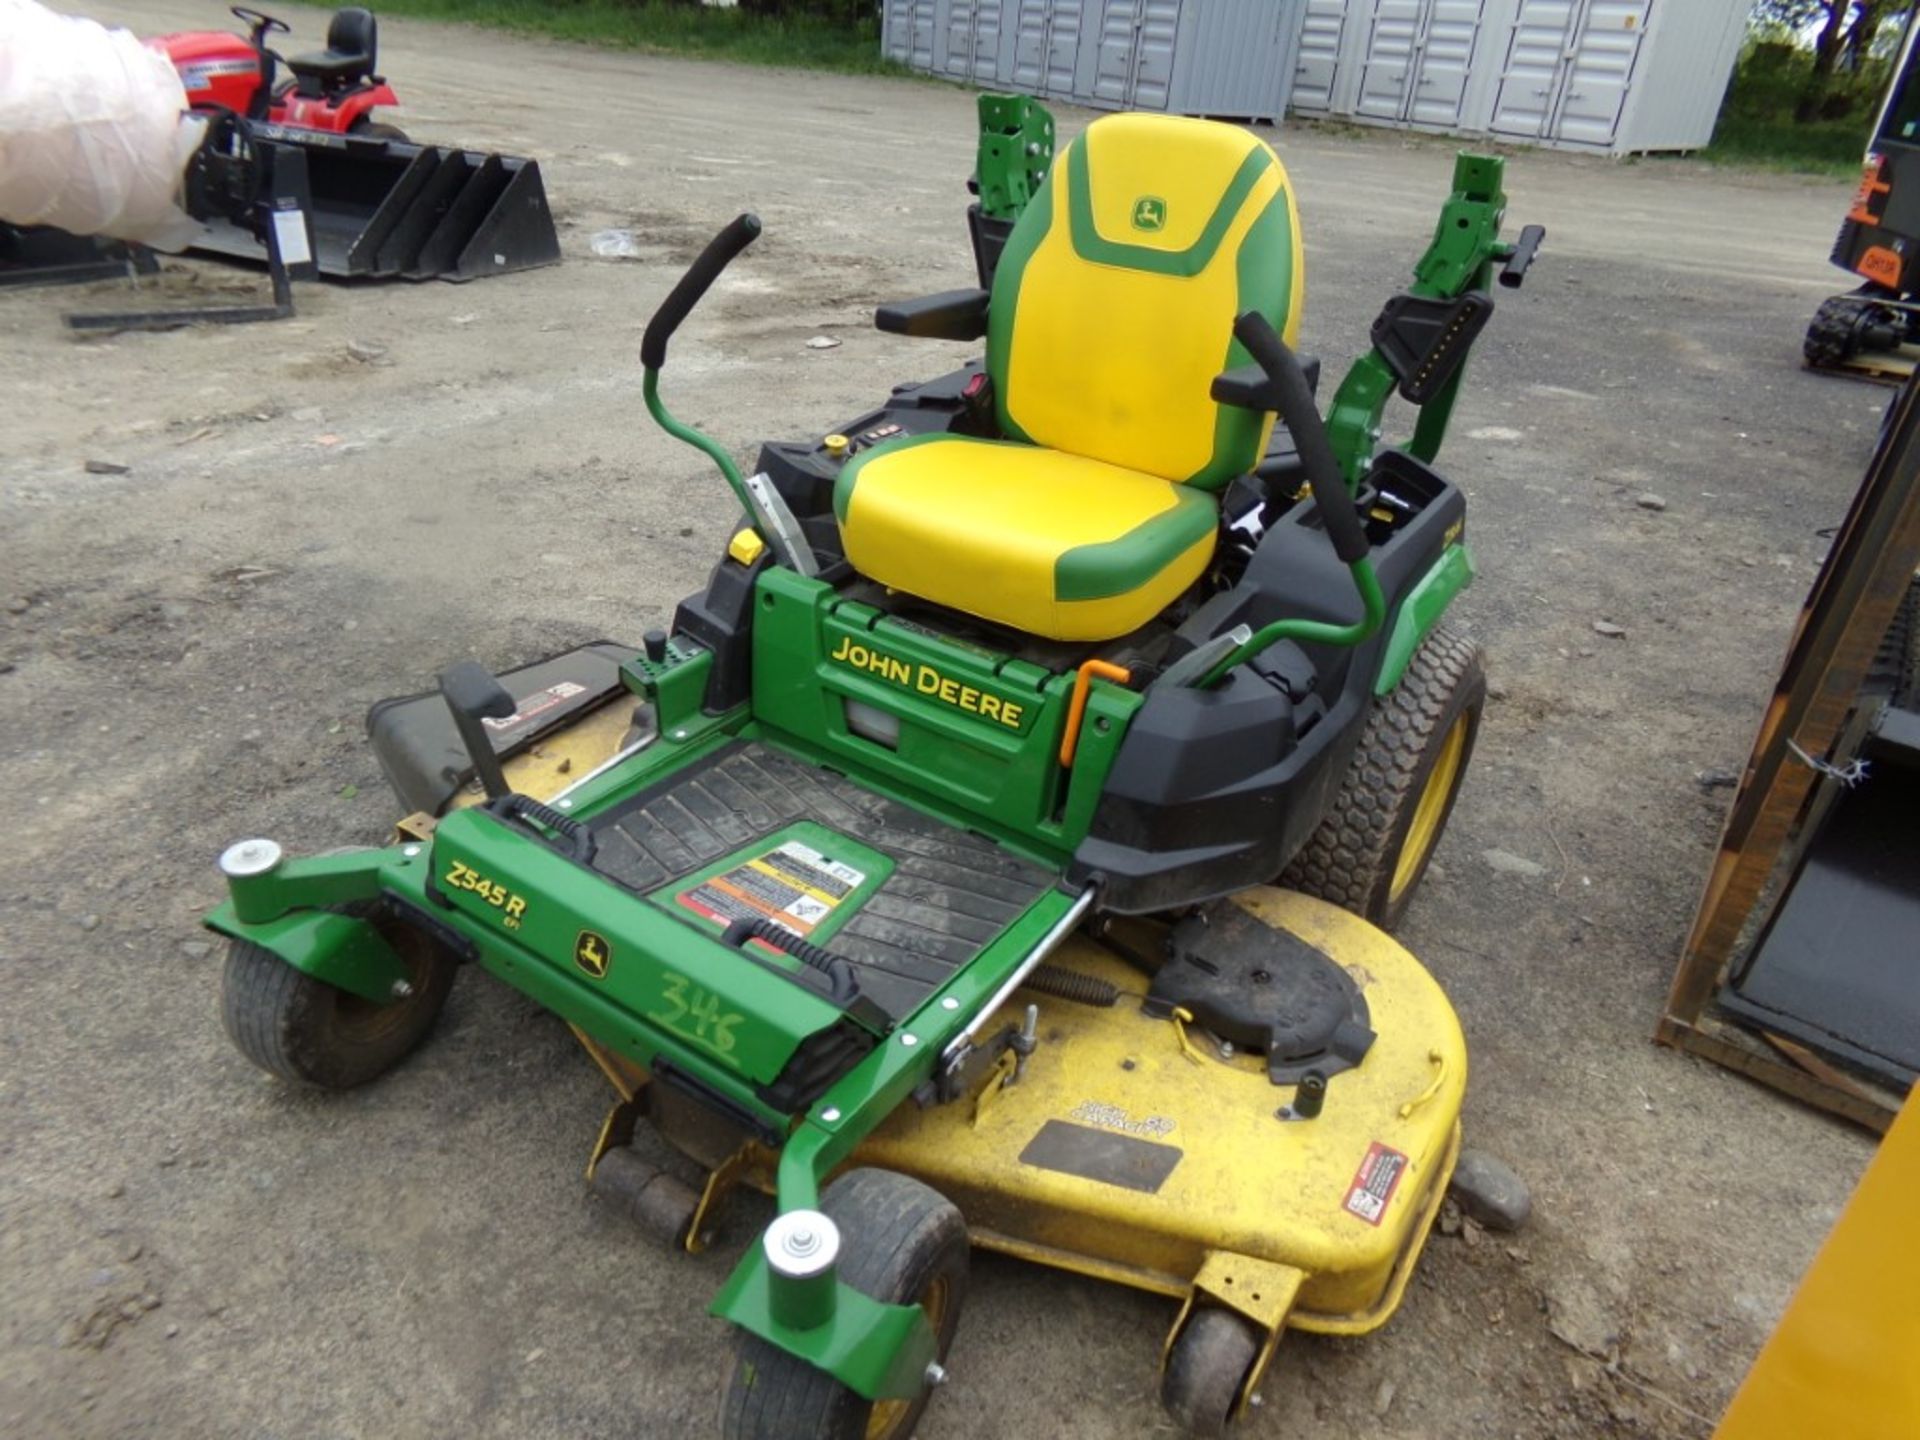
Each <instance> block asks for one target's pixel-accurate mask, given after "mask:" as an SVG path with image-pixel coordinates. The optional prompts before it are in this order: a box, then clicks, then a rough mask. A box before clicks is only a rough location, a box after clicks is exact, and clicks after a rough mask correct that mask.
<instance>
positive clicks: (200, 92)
mask: <svg viewBox="0 0 1920 1440" xmlns="http://www.w3.org/2000/svg"><path fill="white" fill-rule="evenodd" d="M147 44H148V45H149V46H151V47H152V48H153V49H155V50H158V51H160V52H161V53H162V54H163V55H165V56H166V57H167V58H168V59H169V60H171V61H173V68H174V69H176V70H178V71H179V72H180V84H181V85H182V86H183V87H184V88H185V90H186V92H187V104H188V106H189V107H191V108H194V109H204V108H206V107H208V106H223V107H225V108H226V109H228V110H231V111H233V112H234V113H235V114H238V115H244V114H246V113H247V107H248V105H250V104H251V103H252V101H253V94H254V91H256V90H258V89H259V88H260V57H259V56H258V55H257V54H255V53H254V49H253V46H252V45H250V44H248V43H247V41H246V39H245V38H244V37H243V36H239V35H226V34H222V33H220V32H219V31H214V30H191V31H186V32H183V33H181V34H176V35H156V36H154V37H153V38H152V39H151V40H149V41H147Z"/></svg>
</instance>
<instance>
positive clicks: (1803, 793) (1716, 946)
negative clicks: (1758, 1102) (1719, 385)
mask: <svg viewBox="0 0 1920 1440" xmlns="http://www.w3.org/2000/svg"><path fill="white" fill-rule="evenodd" d="M1916 568H1920V390H1917V389H1916V387H1915V385H1914V384H1913V382H1911V381H1909V382H1908V384H1907V385H1906V386H1905V387H1904V388H1903V389H1902V390H1901V391H1900V393H1899V395H1898V396H1897V397H1895V399H1894V402H1893V404H1892V405H1891V406H1890V407H1889V408H1888V413H1887V420H1886V423H1885V425H1884V426H1883V427H1882V429H1881V433H1880V443H1879V445H1878V447H1877V448H1876V449H1875V451H1874V454H1873V459H1872V460H1871V461H1870V462H1869V464H1868V466H1867V472H1866V476H1865V478H1864V479H1863V480H1862V482H1861V485H1860V488H1859V490H1858V491H1857V492H1856V493H1855V495H1854V497H1853V503H1852V504H1851V506H1850V507H1849V508H1848V511H1847V515H1846V519H1845V520H1844V521H1843V522H1842V523H1841V525H1840V528H1839V530H1838V531H1837V533H1836V534H1835V536H1834V541H1833V546H1832V548H1831V549H1830V550H1829V551H1828V553H1827V558H1826V561H1825V563H1824V564H1823V565H1822V566H1821V569H1820V575H1819V578H1818V579H1816V580H1815V581H1814V584H1813V588H1812V590H1811V591H1810V592H1809V593H1808V595H1807V601H1806V604H1805V606H1804V607H1803V608H1802V610H1801V613H1800V618H1799V621H1798V623H1797V625H1796V626H1795V628H1794V633H1793V638H1792V640H1791V641H1790V643H1789V645H1788V648H1787V657H1786V663H1785V664H1784V665H1783V666H1782V668H1781V672H1780V679H1779V682H1778V684H1777V685H1776V687H1775V690H1774V694H1773V697H1772V699H1771V700H1770V701H1769V702H1768V704H1767V709H1766V714H1765V716H1764V718H1763V719H1762V721H1761V724H1760V732H1759V734H1758V736H1757V737H1756V738H1755V740H1754V745H1753V753H1752V755H1751V756H1750V758H1749V759H1748V761H1747V766H1746V770H1745V772H1744V774H1743V776H1742V778H1741V783H1740V787H1739V789H1738V791H1737V792H1736V793H1735V795H1734V800H1733V807H1732V809H1731V810H1730V811H1729V813H1728V816H1727V823H1726V828H1725V829H1724V830H1723V832H1722V833H1721V837H1720V846H1719V852H1718V854H1717V855H1716V856H1715V859H1714V863H1713V869H1712V871H1711V872H1710V873H1709V876H1708V879H1707V884H1706V889H1705V892H1704V894H1703V895H1702V897H1701V901H1700V908H1699V911H1698V912H1697V914H1696V916H1695V918H1694V923H1693V929H1692V933H1691V934H1690V935H1689V936H1688V938H1687V943H1686V948H1685V949H1684V951H1683V952H1682V954H1681V958H1680V964H1679V968H1678V969H1677V970H1676V971H1675V973H1674V977H1673V987H1672V989H1671V991H1670V992H1669V993H1668V996H1667V1003H1666V1009H1665V1012H1664V1013H1663V1014H1662V1016H1661V1018H1660V1023H1659V1025H1658V1026H1657V1027H1656V1028H1655V1030H1654V1039H1655V1040H1657V1041H1659V1042H1660V1043H1662V1044H1666V1045H1673V1046H1676V1047H1678V1048H1680V1049H1683V1050H1690V1051H1692V1052H1693V1053H1695V1054H1697V1055H1703V1056H1705V1057H1706V1058H1708V1059H1710V1060H1713V1061H1716V1062H1717V1063H1719V1064H1722V1065H1725V1066H1728V1067H1729V1068H1731V1069H1734V1070H1738V1071H1740V1072H1741V1073H1742V1074H1744V1075H1748V1076H1751V1077H1752V1078H1753V1079H1756V1080H1758V1081H1760V1082H1761V1083H1762V1084H1766V1085H1770V1086H1772V1087H1773V1088H1775V1089H1777V1090H1782V1091H1785V1092H1786V1093H1787V1094H1789V1095H1793V1096H1795V1097H1796V1098H1798V1099H1801V1100H1804V1101H1806V1102H1808V1103H1809V1104H1813V1105H1818V1106H1820V1107H1821V1108H1822V1109H1826V1110H1830V1111H1833V1112H1834V1113H1835V1114H1839V1115H1844V1116H1846V1117H1847V1118H1848V1119H1850V1120H1854V1121H1857V1122H1858V1123H1860V1124H1862V1125H1865V1126H1867V1127H1869V1128H1870V1129H1873V1130H1876V1131H1885V1129H1886V1128H1887V1126H1888V1125H1889V1124H1891V1123H1892V1120H1893V1116H1894V1114H1895V1113H1896V1112H1897V1111H1898V1109H1899V1106H1900V1097H1899V1096H1898V1095H1894V1094H1892V1093H1890V1092H1888V1091H1885V1090H1882V1089H1879V1088H1877V1087H1875V1086H1872V1085H1870V1084H1868V1083H1866V1082H1864V1081H1860V1080H1858V1079H1856V1078H1855V1077H1853V1076H1851V1075H1849V1074H1847V1073H1845V1072H1843V1071H1841V1070H1839V1069H1838V1068H1836V1067H1834V1066H1831V1065H1829V1064H1827V1063H1826V1062H1825V1061H1823V1060H1822V1059H1821V1058H1820V1057H1819V1056H1817V1055H1814V1054H1813V1053H1811V1052H1810V1051H1808V1050H1806V1049H1805V1048H1804V1047H1802V1046H1799V1045H1797V1044H1795V1043H1793V1042H1792V1041H1790V1040H1787V1039H1785V1038H1780V1037H1765V1038H1764V1039H1758V1038H1755V1037H1754V1036H1753V1035H1752V1034H1751V1033H1750V1032H1749V1031H1747V1030H1744V1029H1740V1028H1737V1027H1735V1026H1733V1025H1731V1024H1729V1023H1728V1022H1726V1021H1725V1020H1723V1019H1721V1018H1719V1017H1718V1016H1716V1015H1715V1014H1714V1012H1713V1007H1712V1001H1713V998H1714V995H1715V994H1716V992H1717V991H1718V989H1719V987H1720V985H1721V983H1722V982H1723V981H1724V979H1725V978H1726V976H1727V974H1728V971H1729V968H1730V967H1731V966H1732V965H1734V964H1735V963H1736V962H1737V961H1738V960H1739V959H1740V958H1741V956H1742V955H1743V954H1744V953H1745V950H1746V948H1747V946H1749V945H1750V944H1751V943H1752V937H1753V936H1754V935H1755V934H1756V933H1757V932H1758V930H1759V928H1760V926H1761V924H1762V923H1763V922H1764V920H1765V917H1766V914H1767V910H1768V908H1769V906H1768V904H1767V903H1766V902H1767V901H1768V900H1769V897H1770V895H1771V894H1772V892H1773V891H1774V889H1775V888H1776V886H1777V877H1778V876H1779V874H1780V873H1781V871H1782V870H1783V868H1784V862H1785V861H1786V860H1787V858H1788V857H1789V855H1790V853H1791V850H1792V841H1793V839H1794V836H1795V835H1796V833H1797V832H1798V831H1799V830H1800V829H1801V828H1802V827H1803V825H1804V824H1805V821H1806V817H1807V816H1808V815H1809V812H1810V810H1811V808H1812V805H1813V802H1814V801H1815V799H1816V798H1817V797H1816V793H1815V792H1816V789H1817V785H1816V782H1817V781H1819V779H1820V776H1819V775H1818V773H1817V772H1816V771H1814V770H1813V769H1812V768H1810V767H1809V766H1807V765H1805V764H1803V763H1801V762H1800V760H1799V759H1797V758H1796V757H1795V755H1794V754H1793V747H1795V746H1797V747H1798V748H1799V750H1800V751H1801V752H1803V753H1804V754H1806V755H1810V756H1815V757H1820V756H1829V757H1831V758H1838V759H1845V758H1846V757H1845V756H1844V755H1838V754H1837V752H1836V747H1837V745H1838V743H1839V742H1841V741H1842V739H1843V735H1844V733H1845V732H1846V731H1847V729H1848V726H1849V721H1850V718H1851V716H1852V715H1853V712H1854V709H1855V706H1856V704H1857V702H1858V698H1859V693H1860V686H1861V682H1862V681H1863V680H1864V679H1865V678H1866V675H1867V672H1868V669H1869V668H1870V667H1871V666H1872V664H1873V660H1874V656H1875V654H1876V652H1877V650H1878V648H1879V646H1880V642H1881V639H1882V637H1883V636H1885V634H1886V632H1887V627H1888V626H1889V625H1891V624H1892V623H1893V619H1894V614H1895V611H1896V610H1897V609H1898V607H1899V605H1900V603H1901V601H1902V599H1903V598H1904V597H1905V595H1906V593H1907V587H1908V585H1909V584H1910V583H1911V581H1912V578H1913V574H1914V571H1915V570H1916Z"/></svg>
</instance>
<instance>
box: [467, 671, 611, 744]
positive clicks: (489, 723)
mask: <svg viewBox="0 0 1920 1440" xmlns="http://www.w3.org/2000/svg"><path fill="white" fill-rule="evenodd" d="M586 693H587V687H586V686H584V685H576V684H575V683H574V682H573V681H571V680H562V681H561V682H560V683H559V684H558V685H549V686H547V688H546V689H544V690H536V691H534V692H533V694H531V695H528V696H526V697H525V698H523V699H519V700H515V701H514V702H513V705H514V710H513V714H511V715H503V716H500V717H499V718H498V719H496V718H495V717H493V716H491V715H483V716H481V717H480V723H481V724H482V725H484V726H486V727H487V729H489V730H492V731H495V732H504V731H508V730H517V729H518V728H519V727H520V726H522V725H525V724H526V723H527V722H528V721H529V720H533V719H536V718H538V717H539V716H541V715H544V714H546V713H547V712H548V711H549V710H551V709H553V707H554V706H556V705H564V704H565V703H566V702H567V701H569V700H571V699H573V697H574V696H576V695H584V694H586Z"/></svg>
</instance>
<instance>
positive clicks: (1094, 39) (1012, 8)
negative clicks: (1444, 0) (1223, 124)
mask: <svg viewBox="0 0 1920 1440" xmlns="http://www.w3.org/2000/svg"><path fill="white" fill-rule="evenodd" d="M1304 11H1305V5H1304V0H886V8H885V11H884V13H883V24H882V28H881V46H882V49H883V50H884V52H885V53H886V54H887V55H888V56H889V57H890V58H892V59H894V60H898V61H899V62H901V63H902V64H904V65H910V66H912V67H913V68H914V69H916V70H924V71H926V72H928V73H929V74H933V75H943V76H947V77H950V78H952V79H955V80H961V81H965V82H967V83H970V84H975V85H982V86H996V87H998V88H1001V89H1007V90H1014V91H1019V92H1021V93H1023V94H1027V95H1038V96H1042V97H1044V98H1047V99H1055V100H1067V101H1071V102H1073V103H1075V104H1080V105H1090V106H1093V107H1095V108H1097V109H1102V110H1165V111H1169V112H1172V113H1174V114H1181V115H1221V116H1229V117H1232V118H1235V119H1254V120H1274V121H1277V120H1278V119H1279V118H1280V116H1281V115H1282V114H1283V113H1284V112H1285V110H1286V108H1287V99H1288V95H1289V92H1290V91H1291V89H1292V85H1293V77H1294V72H1295V68H1296V63H1295V55H1296V50H1297V47H1298V45H1299V39H1300V20H1301V16H1302V15H1303V14H1304Z"/></svg>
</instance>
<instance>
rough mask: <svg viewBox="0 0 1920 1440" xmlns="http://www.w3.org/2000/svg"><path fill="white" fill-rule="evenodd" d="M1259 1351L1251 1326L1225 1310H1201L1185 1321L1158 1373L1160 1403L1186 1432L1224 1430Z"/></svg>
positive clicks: (1221, 1432)
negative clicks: (1164, 1368)
mask: <svg viewBox="0 0 1920 1440" xmlns="http://www.w3.org/2000/svg"><path fill="white" fill-rule="evenodd" d="M1259 1353H1260V1342H1259V1339H1258V1338H1257V1337H1256V1336H1255V1335H1254V1333H1253V1327H1252V1326H1251V1325H1249V1324H1248V1323H1247V1322H1246V1321H1245V1320H1242V1319H1241V1318H1240V1317H1239V1316H1238V1315H1235V1314H1234V1313H1233V1312H1232V1311H1229V1310H1213V1309H1208V1310H1201V1311H1199V1312H1197V1313H1196V1314H1194V1315H1192V1316H1191V1317H1189V1318H1188V1320H1187V1325H1186V1328H1185V1329H1184V1330H1182V1331H1181V1332H1180V1338H1179V1339H1177V1340H1175V1341H1174V1342H1173V1353H1172V1354H1170V1355H1168V1356H1167V1373H1166V1374H1165V1375H1163V1376H1161V1377H1160V1403H1161V1404H1162V1405H1163V1406H1165V1407H1166V1411H1167V1414H1168V1415H1170V1416H1171V1417H1173V1422H1174V1423H1175V1424H1176V1425H1178V1426H1179V1427H1180V1428H1181V1429H1182V1430H1184V1431H1185V1432H1186V1433H1187V1434H1189V1435H1201V1436H1215V1435H1224V1434H1226V1433H1227V1426H1228V1424H1229V1423H1230V1422H1231V1421H1232V1419H1233V1414H1234V1408H1235V1407H1236V1406H1237V1405H1238V1404H1239V1401H1240V1388H1241V1387H1242V1386H1243V1385H1245V1384H1246V1381H1247V1371H1248V1370H1250V1369H1252V1368H1253V1361H1254V1357H1255V1356H1256V1355H1258V1354H1259Z"/></svg>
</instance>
